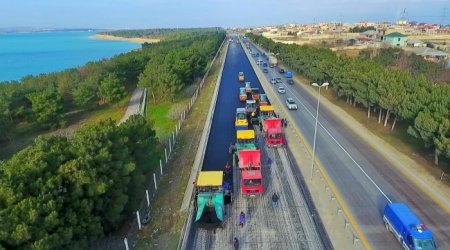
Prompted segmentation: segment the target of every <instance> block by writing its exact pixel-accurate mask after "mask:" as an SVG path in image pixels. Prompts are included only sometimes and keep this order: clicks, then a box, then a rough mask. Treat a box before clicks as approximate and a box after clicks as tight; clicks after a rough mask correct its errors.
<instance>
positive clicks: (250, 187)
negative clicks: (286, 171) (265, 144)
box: [233, 149, 264, 197]
mask: <svg viewBox="0 0 450 250" xmlns="http://www.w3.org/2000/svg"><path fill="white" fill-rule="evenodd" d="M233 166H235V167H239V172H240V180H241V193H242V194H243V195H248V196H251V197H253V196H256V195H259V194H262V192H263V189H264V185H263V176H262V172H261V151H259V149H245V150H240V151H239V152H238V154H237V157H236V156H234V157H233Z"/></svg>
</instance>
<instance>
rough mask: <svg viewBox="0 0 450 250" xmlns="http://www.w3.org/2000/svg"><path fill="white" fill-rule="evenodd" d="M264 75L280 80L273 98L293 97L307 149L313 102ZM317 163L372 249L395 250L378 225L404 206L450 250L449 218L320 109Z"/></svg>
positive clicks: (296, 119)
mask: <svg viewBox="0 0 450 250" xmlns="http://www.w3.org/2000/svg"><path fill="white" fill-rule="evenodd" d="M252 49H253V50H255V51H256V50H257V49H256V48H255V47H253V46H252ZM268 69H269V73H266V74H265V75H266V77H267V78H268V79H271V78H274V77H281V78H282V79H283V83H282V84H276V85H275V86H273V87H274V88H277V87H278V86H284V87H285V88H286V94H278V96H279V98H280V99H281V100H282V101H285V100H286V98H287V97H292V98H294V100H295V101H296V102H297V104H298V107H299V109H298V110H296V111H291V112H292V113H293V115H292V117H293V118H294V123H295V126H297V127H298V128H299V130H300V131H301V132H302V134H303V135H304V137H305V138H306V140H307V141H308V144H309V145H312V144H313V136H314V125H315V112H316V107H317V99H316V97H313V96H311V95H310V94H309V93H308V92H307V91H305V90H304V87H303V86H301V85H299V84H294V85H287V84H285V81H286V79H285V78H284V77H283V76H282V75H280V74H279V73H278V72H277V70H278V68H275V69H270V68H268ZM322 91H325V90H324V89H322ZM293 153H294V154H295V152H293ZM316 157H317V158H318V160H319V162H320V163H321V165H322V166H323V167H324V168H325V170H326V172H327V174H328V175H329V177H330V178H331V180H332V182H333V183H334V185H335V186H336V188H337V189H338V192H339V194H340V195H341V196H342V197H343V200H344V202H345V204H346V205H347V206H348V208H349V210H350V212H351V213H352V214H353V216H354V217H355V219H356V221H357V223H358V225H359V226H360V228H361V230H362V232H363V234H364V235H365V236H366V238H367V239H368V241H369V243H370V245H371V246H372V247H373V248H374V249H393V248H400V245H399V244H398V242H396V240H395V239H394V237H393V235H392V234H391V233H389V232H387V231H386V229H385V228H384V225H383V221H382V214H383V209H384V207H385V205H386V204H387V203H389V202H406V203H407V204H408V205H409V206H410V207H411V208H412V209H413V210H414V211H415V212H416V213H417V215H418V216H419V217H420V218H421V219H422V220H423V221H424V223H425V224H426V225H427V226H428V227H429V228H430V229H431V230H432V232H433V233H434V235H435V239H436V242H437V245H438V247H439V249H450V215H449V214H448V213H447V212H446V211H445V210H444V209H443V208H442V207H441V206H440V205H439V204H437V203H436V202H435V201H434V200H433V199H432V198H430V197H429V196H428V195H427V194H425V193H424V192H423V191H422V190H420V189H419V188H418V187H417V186H416V184H414V183H412V182H411V181H410V180H409V179H408V178H406V177H405V176H404V175H403V174H402V173H401V172H400V171H398V170H397V169H396V168H395V166H393V165H392V164H391V163H390V162H389V161H387V160H386V159H385V158H384V157H383V156H382V155H380V154H379V153H378V152H377V151H376V150H374V149H373V148H372V147H371V146H370V145H369V144H368V143H367V142H365V141H363V140H362V139H361V138H360V137H358V136H357V135H356V134H354V132H353V131H352V130H351V129H350V128H348V127H347V126H346V125H344V124H343V123H342V122H341V121H340V120H339V119H338V118H337V117H335V116H334V115H333V114H332V112H330V111H329V110H328V109H327V108H326V107H324V106H321V107H320V113H319V125H318V129H317V141H316ZM316 174H317V173H316ZM305 178H306V177H305ZM308 178H309V177H308Z"/></svg>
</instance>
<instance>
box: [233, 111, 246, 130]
mask: <svg viewBox="0 0 450 250" xmlns="http://www.w3.org/2000/svg"><path fill="white" fill-rule="evenodd" d="M234 126H235V128H236V130H246V129H248V121H247V114H246V113H245V108H237V109H236V121H235V123H234Z"/></svg>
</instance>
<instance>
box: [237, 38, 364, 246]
mask: <svg viewBox="0 0 450 250" xmlns="http://www.w3.org/2000/svg"><path fill="white" fill-rule="evenodd" d="M252 45H253V46H255V47H257V46H256V45H255V44H254V43H252ZM242 47H243V48H244V51H245V54H246V55H247V57H248V59H249V61H250V64H251V65H252V67H253V69H254V71H255V73H256V76H257V77H258V79H259V81H260V82H261V85H262V86H263V88H264V89H265V90H266V91H265V92H266V94H267V96H268V98H269V100H271V101H272V104H273V105H276V106H278V110H280V111H282V113H283V114H284V115H285V117H287V118H289V122H290V124H295V123H294V122H293V121H294V119H293V118H292V116H291V114H290V112H288V110H287V109H286V107H285V105H283V103H282V102H281V101H280V99H279V98H278V97H277V94H276V93H275V90H274V88H272V87H271V84H270V83H269V82H268V80H267V79H266V77H265V75H264V73H263V72H262V71H261V68H260V67H259V66H258V65H256V63H255V61H254V60H253V57H252V56H251V55H250V54H249V52H248V49H247V48H245V46H242ZM257 48H258V49H260V48H259V47H257ZM260 50H261V51H263V50H262V49H260ZM267 90H269V91H267ZM274 101H275V102H276V103H274ZM293 127H295V125H292V126H290V128H293ZM294 133H295V134H296V137H299V138H300V139H301V142H302V143H303V144H304V145H305V147H306V148H307V149H309V150H308V151H309V153H310V154H311V150H310V147H309V144H308V142H307V141H306V139H305V138H304V136H303V135H302V134H301V132H300V131H298V129H294ZM314 162H315V165H316V166H318V168H316V173H317V172H320V174H321V178H320V179H321V180H322V182H323V183H324V189H325V190H324V191H325V192H326V193H329V195H330V201H331V202H334V204H335V206H336V214H337V216H339V215H340V216H341V217H342V218H343V228H344V230H346V231H348V232H349V233H350V234H351V237H352V238H353V242H352V244H353V245H354V246H355V247H358V248H360V249H367V248H370V246H367V245H366V244H367V243H366V242H365V241H364V240H361V239H360V238H361V237H364V236H363V235H362V233H360V232H359V229H357V226H355V225H354V224H355V222H354V219H353V217H352V216H351V214H350V213H349V212H348V210H347V209H346V206H345V204H344V203H343V201H342V200H341V199H340V196H339V194H338V193H337V191H336V188H335V187H334V185H333V183H332V182H331V180H330V178H329V177H328V175H327V174H326V173H325V171H324V170H323V169H322V168H321V167H320V163H319V162H318V161H317V158H315V159H314Z"/></svg>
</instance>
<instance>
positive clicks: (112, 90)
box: [98, 73, 125, 102]
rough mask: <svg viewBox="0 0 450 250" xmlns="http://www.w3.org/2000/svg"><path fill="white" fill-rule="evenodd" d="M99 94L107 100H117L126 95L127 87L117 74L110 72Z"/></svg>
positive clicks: (103, 81)
mask: <svg viewBox="0 0 450 250" xmlns="http://www.w3.org/2000/svg"><path fill="white" fill-rule="evenodd" d="M98 96H99V97H100V98H101V99H102V100H103V101H106V102H116V101H118V100H120V99H121V98H122V97H124V96H125V87H124V86H123V85H122V83H121V81H120V79H119V78H118V77H117V75H116V74H112V73H110V74H108V75H107V76H106V77H105V78H104V79H103V80H102V82H101V84H100V88H99V91H98Z"/></svg>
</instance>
